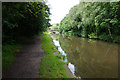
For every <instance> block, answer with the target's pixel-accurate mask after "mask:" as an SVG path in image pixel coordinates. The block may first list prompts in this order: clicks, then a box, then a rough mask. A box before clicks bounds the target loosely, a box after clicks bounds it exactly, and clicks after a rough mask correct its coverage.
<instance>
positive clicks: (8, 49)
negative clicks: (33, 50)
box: [2, 44, 21, 70]
mask: <svg viewBox="0 0 120 80" xmlns="http://www.w3.org/2000/svg"><path fill="white" fill-rule="evenodd" d="M20 48H21V46H20V45H18V44H17V45H9V44H4V45H3V46H2V68H3V70H4V69H7V68H9V67H10V65H11V64H12V62H13V61H14V60H15V56H14V54H15V53H16V52H19V49H20Z"/></svg>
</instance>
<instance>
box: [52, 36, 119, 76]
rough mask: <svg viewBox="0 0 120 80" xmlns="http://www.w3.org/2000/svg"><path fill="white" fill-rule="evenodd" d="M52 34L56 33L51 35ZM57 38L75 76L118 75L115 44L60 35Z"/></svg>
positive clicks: (116, 46) (116, 47)
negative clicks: (73, 67)
mask: <svg viewBox="0 0 120 80" xmlns="http://www.w3.org/2000/svg"><path fill="white" fill-rule="evenodd" d="M54 36H56V35H52V37H54ZM57 37H58V36H57ZM54 38H55V37H54ZM57 39H59V42H60V46H61V47H62V49H63V50H64V51H65V53H66V54H67V59H68V61H69V62H71V64H73V65H74V66H75V69H74V70H72V71H73V72H74V74H75V75H76V76H80V77H82V78H116V77H117V76H118V45H117V44H113V43H107V42H103V41H97V40H92V39H85V38H79V37H66V36H64V37H63V36H61V35H59V37H58V38H57Z"/></svg>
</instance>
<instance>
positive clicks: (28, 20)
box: [2, 2, 50, 69]
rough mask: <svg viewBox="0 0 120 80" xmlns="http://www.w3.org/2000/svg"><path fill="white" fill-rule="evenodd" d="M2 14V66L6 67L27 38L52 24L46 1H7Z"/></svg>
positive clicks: (3, 4)
mask: <svg viewBox="0 0 120 80" xmlns="http://www.w3.org/2000/svg"><path fill="white" fill-rule="evenodd" d="M2 14H3V15H2V18H3V19H2V29H3V31H2V42H3V45H2V50H3V51H2V61H3V64H2V66H3V69H6V68H7V67H9V66H10V65H11V63H12V62H13V61H14V60H15V56H14V54H15V53H16V52H19V49H20V48H21V44H22V43H23V42H24V41H25V40H28V39H30V38H31V37H32V36H34V35H37V34H38V33H40V32H43V31H45V30H46V28H47V27H48V26H50V24H49V20H50V19H49V15H50V11H49V8H48V6H47V5H46V4H45V2H5V3H2Z"/></svg>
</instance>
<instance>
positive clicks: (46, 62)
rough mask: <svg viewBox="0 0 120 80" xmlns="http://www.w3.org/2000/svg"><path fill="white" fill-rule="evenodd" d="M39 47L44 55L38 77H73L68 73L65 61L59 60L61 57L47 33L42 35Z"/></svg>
mask: <svg viewBox="0 0 120 80" xmlns="http://www.w3.org/2000/svg"><path fill="white" fill-rule="evenodd" d="M41 47H42V49H43V50H44V52H45V53H46V55H45V56H44V57H43V58H42V61H41V63H40V65H41V66H40V70H39V75H40V76H39V78H73V75H72V76H71V75H69V74H71V73H70V71H69V69H68V68H67V67H65V65H67V63H65V62H63V61H61V60H62V58H63V57H62V56H60V54H59V52H58V51H57V48H56V47H55V46H54V44H53V42H52V39H51V37H50V36H49V34H48V33H44V35H43V36H42V43H41ZM54 53H57V54H54Z"/></svg>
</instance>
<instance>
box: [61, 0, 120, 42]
mask: <svg viewBox="0 0 120 80" xmlns="http://www.w3.org/2000/svg"><path fill="white" fill-rule="evenodd" d="M59 30H60V32H61V33H63V34H66V35H75V36H81V37H88V38H97V39H101V40H105V41H111V42H119V41H120V2H93V3H92V2H80V3H79V4H78V5H76V6H74V7H73V8H71V10H70V11H69V14H67V15H66V16H65V18H64V19H63V20H62V21H61V23H60V26H59Z"/></svg>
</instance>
